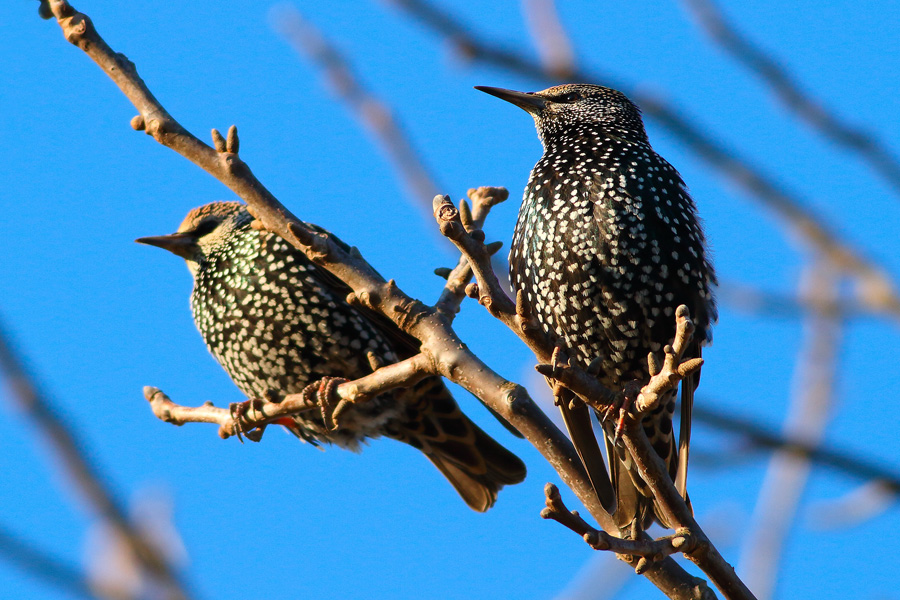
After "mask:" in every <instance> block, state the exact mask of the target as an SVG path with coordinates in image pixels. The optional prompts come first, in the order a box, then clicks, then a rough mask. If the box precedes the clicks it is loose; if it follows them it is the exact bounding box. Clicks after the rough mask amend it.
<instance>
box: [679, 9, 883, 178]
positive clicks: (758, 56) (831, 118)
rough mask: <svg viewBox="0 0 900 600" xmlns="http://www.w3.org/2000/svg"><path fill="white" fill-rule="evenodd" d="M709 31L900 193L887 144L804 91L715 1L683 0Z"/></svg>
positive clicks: (816, 127) (812, 123)
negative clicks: (737, 26)
mask: <svg viewBox="0 0 900 600" xmlns="http://www.w3.org/2000/svg"><path fill="white" fill-rule="evenodd" d="M684 5H685V6H686V7H687V9H688V10H689V11H690V12H691V13H692V14H693V15H694V16H695V17H696V18H697V21H698V22H699V24H700V27H701V29H702V30H703V31H704V32H706V34H707V35H709V36H710V37H711V38H712V39H713V40H714V41H715V42H716V43H717V44H718V45H719V47H721V48H722V49H723V50H725V52H727V53H728V54H729V55H731V57H732V58H734V59H735V60H736V61H737V62H738V63H740V64H742V65H744V66H745V67H746V68H747V69H748V70H750V71H751V72H752V73H753V74H754V75H756V76H757V77H759V78H760V79H762V81H763V82H764V83H765V84H766V85H767V86H768V87H769V89H770V90H771V91H772V93H773V94H775V96H776V97H777V98H778V99H779V100H781V102H782V103H783V104H784V105H785V106H786V107H787V109H788V110H790V111H791V112H792V113H793V114H794V115H795V116H796V117H797V118H798V119H800V120H801V121H804V122H805V123H807V124H808V125H809V126H810V127H812V129H813V130H814V131H816V132H817V133H819V134H820V135H822V136H824V137H825V138H827V139H829V140H831V141H832V142H834V143H835V144H838V145H840V146H843V147H844V148H846V149H848V150H850V151H852V152H856V153H857V154H858V155H859V156H860V157H861V158H862V159H863V161H865V162H866V163H868V165H869V166H870V167H871V168H872V169H873V170H874V171H875V172H876V173H878V174H879V175H881V176H882V177H883V178H884V179H885V181H887V182H888V183H889V184H890V185H891V186H893V188H894V190H895V191H897V192H900V161H898V159H897V157H896V156H895V155H894V154H893V153H892V152H891V150H890V149H889V147H888V145H887V144H885V143H884V142H883V141H882V140H880V139H879V138H878V137H877V136H876V135H875V134H874V133H872V132H871V131H865V130H864V129H863V128H862V127H858V126H856V125H852V124H850V123H848V122H847V121H846V120H844V118H843V117H840V116H838V115H837V114H836V113H834V112H833V111H829V110H828V109H827V108H826V107H825V105H824V103H822V102H821V101H820V100H818V99H816V98H814V97H813V96H812V95H811V94H809V93H808V92H805V91H803V89H802V87H801V85H800V84H799V83H798V81H797V78H796V77H795V76H794V75H793V74H792V73H791V72H790V71H788V69H787V68H786V67H785V66H784V64H783V61H780V60H777V59H776V58H774V57H773V56H772V55H771V54H770V53H768V52H766V51H765V50H763V49H762V48H761V47H760V46H759V45H758V44H756V43H754V42H753V41H751V40H750V39H749V38H748V37H747V36H746V35H744V34H742V33H741V32H740V31H738V29H737V28H736V27H735V26H734V25H733V24H732V23H730V22H729V21H728V19H726V18H725V15H724V13H723V12H722V10H721V9H720V8H719V6H718V5H717V4H716V3H715V2H714V1H713V0H684Z"/></svg>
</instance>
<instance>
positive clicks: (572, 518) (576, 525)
mask: <svg viewBox="0 0 900 600" xmlns="http://www.w3.org/2000/svg"><path fill="white" fill-rule="evenodd" d="M544 495H545V496H546V505H547V506H546V508H544V509H543V510H542V511H541V517H542V518H544V519H552V520H554V521H556V522H557V523H559V524H561V525H563V526H565V527H567V528H568V529H571V530H572V531H574V532H575V533H577V534H578V535H580V536H581V537H583V538H584V541H585V542H587V544H588V545H589V546H590V547H591V548H593V549H594V550H609V551H611V552H615V553H616V554H626V555H627V554H633V555H636V556H640V557H642V558H645V559H648V560H647V561H644V562H643V563H639V564H641V565H643V566H644V568H646V566H647V565H649V562H655V561H659V560H661V559H663V558H664V557H666V556H669V555H672V554H675V553H677V552H691V551H692V550H693V546H694V542H693V538H691V536H690V535H689V534H688V533H687V532H682V533H676V534H675V535H672V536H664V537H661V538H659V539H655V540H654V539H651V538H649V537H642V538H640V539H637V540H628V539H624V538H621V537H617V536H614V535H609V534H608V533H606V532H605V531H601V530H598V529H595V528H594V527H592V526H591V525H590V524H588V522H587V521H585V520H584V519H582V518H581V515H579V514H578V512H577V511H574V510H572V511H570V510H569V509H568V508H567V507H566V505H565V504H564V503H563V500H562V496H560V495H559V490H558V489H557V487H556V486H555V485H553V484H552V483H548V484H547V485H546V486H544ZM638 572H641V571H638Z"/></svg>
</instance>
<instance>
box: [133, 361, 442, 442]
mask: <svg viewBox="0 0 900 600" xmlns="http://www.w3.org/2000/svg"><path fill="white" fill-rule="evenodd" d="M436 374H437V371H436V369H435V367H434V364H433V363H432V362H431V360H430V359H429V358H428V357H427V356H426V355H424V354H416V355H415V356H413V357H411V358H408V359H406V360H403V361H400V362H398V363H394V364H390V365H387V366H384V367H381V368H379V369H377V370H376V371H375V372H373V373H371V374H369V375H366V376H364V377H360V378H359V379H357V380H355V381H348V382H345V383H341V384H339V385H338V386H336V387H335V394H336V395H337V397H338V400H339V401H340V402H339V403H338V405H337V406H336V407H335V409H334V412H333V417H332V418H333V419H335V420H336V421H339V419H340V412H341V411H342V410H343V406H345V405H346V404H359V403H363V402H366V401H367V400H370V399H371V398H374V397H376V396H378V395H379V394H383V393H385V392H387V391H388V390H391V389H394V388H397V387H408V386H411V385H414V384H415V383H417V382H418V381H420V380H421V379H423V378H425V377H428V376H429V375H436ZM144 398H145V399H146V400H147V401H148V402H150V408H151V410H153V414H154V415H156V417H157V418H158V419H159V420H161V421H165V422H166V423H172V424H173V425H184V424H185V423H214V424H217V425H219V437H221V438H223V439H225V438H229V437H231V436H233V435H238V433H240V434H243V435H247V432H250V431H252V430H254V429H258V428H260V427H262V426H264V425H268V424H269V423H273V422H276V421H279V420H280V419H284V418H286V417H293V416H295V415H299V414H301V413H304V412H309V411H312V410H319V409H320V406H319V404H318V403H317V402H316V400H315V398H309V397H307V395H305V394H287V395H286V396H284V398H281V399H277V401H273V400H271V399H268V398H260V399H252V400H250V401H249V402H248V406H247V408H246V409H244V410H241V411H240V412H236V411H234V410H232V409H231V408H217V407H216V406H214V405H213V404H212V403H211V402H207V403H206V404H204V405H203V406H196V407H192V406H181V405H180V404H176V403H174V402H172V400H170V399H169V397H168V396H166V394H165V393H163V392H162V390H160V389H158V388H155V387H151V386H147V387H145V388H144ZM248 437H249V438H250V439H251V440H253V441H259V438H258V437H255V436H253V435H248Z"/></svg>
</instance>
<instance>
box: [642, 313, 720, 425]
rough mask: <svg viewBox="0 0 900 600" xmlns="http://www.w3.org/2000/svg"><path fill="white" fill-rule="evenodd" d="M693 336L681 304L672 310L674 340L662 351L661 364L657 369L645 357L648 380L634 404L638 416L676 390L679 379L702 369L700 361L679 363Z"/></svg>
mask: <svg viewBox="0 0 900 600" xmlns="http://www.w3.org/2000/svg"><path fill="white" fill-rule="evenodd" d="M693 336H694V322H693V321H691V315H690V312H689V311H688V307H687V306H685V305H684V304H682V305H681V306H679V307H678V308H677V309H676V310H675V339H674V340H673V341H672V344H670V345H667V346H666V347H665V348H664V349H663V352H664V355H665V357H664V359H663V364H662V365H660V364H659V362H658V359H657V358H656V356H654V355H653V354H652V353H651V354H650V355H649V356H648V357H647V362H648V363H649V368H650V376H651V377H650V382H649V383H647V385H645V386H644V387H642V388H641V391H640V393H639V394H638V396H637V399H636V400H635V402H634V409H635V411H636V412H638V413H639V414H640V413H645V412H647V411H650V410H653V409H654V408H655V407H656V405H657V404H659V401H660V399H661V398H662V397H663V396H664V395H665V394H666V392H669V391H671V390H673V389H675V387H677V386H678V383H679V382H680V381H681V380H682V379H684V378H685V377H687V376H688V375H690V374H692V373H696V372H697V370H698V369H700V367H702V366H703V359H702V358H689V359H687V360H685V361H682V360H681V358H682V356H683V355H684V351H685V350H687V347H688V345H690V343H691V340H692V339H693Z"/></svg>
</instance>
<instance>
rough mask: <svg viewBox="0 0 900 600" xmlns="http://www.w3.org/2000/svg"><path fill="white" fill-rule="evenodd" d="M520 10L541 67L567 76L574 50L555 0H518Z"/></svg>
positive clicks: (561, 75) (564, 77)
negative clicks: (520, 4) (520, 1)
mask: <svg viewBox="0 0 900 600" xmlns="http://www.w3.org/2000/svg"><path fill="white" fill-rule="evenodd" d="M522 12H523V13H525V22H526V23H527V24H528V30H529V32H531V37H532V39H533V40H534V44H535V46H536V47H537V51H538V56H540V59H541V65H542V66H543V67H544V70H545V71H547V72H548V73H553V74H554V75H555V76H556V77H559V78H561V79H566V78H567V77H570V76H571V75H572V74H573V73H574V71H575V51H574V50H573V49H572V41H571V40H570V39H569V35H568V34H567V33H566V30H565V28H564V27H563V24H562V21H561V20H560V18H559V11H558V10H557V8H556V2H555V0H522Z"/></svg>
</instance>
